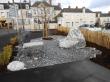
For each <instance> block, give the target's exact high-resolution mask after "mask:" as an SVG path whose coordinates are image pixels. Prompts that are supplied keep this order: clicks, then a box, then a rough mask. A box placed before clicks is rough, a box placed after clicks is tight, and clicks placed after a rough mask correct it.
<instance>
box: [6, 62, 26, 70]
mask: <svg viewBox="0 0 110 82" xmlns="http://www.w3.org/2000/svg"><path fill="white" fill-rule="evenodd" d="M24 66H25V64H24V63H23V62H20V61H13V62H11V63H9V64H8V66H7V69H8V70H10V71H19V70H23V69H25V68H24Z"/></svg>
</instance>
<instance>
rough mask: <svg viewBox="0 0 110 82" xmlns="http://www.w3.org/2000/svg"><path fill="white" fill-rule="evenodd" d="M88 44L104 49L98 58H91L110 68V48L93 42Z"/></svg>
mask: <svg viewBox="0 0 110 82" xmlns="http://www.w3.org/2000/svg"><path fill="white" fill-rule="evenodd" d="M87 46H89V47H95V48H96V49H98V50H100V51H102V54H101V55H97V56H96V58H93V59H91V61H93V62H95V63H97V64H100V65H102V66H104V67H106V68H109V69H110V49H107V48H105V47H101V46H98V45H96V44H93V43H91V42H87Z"/></svg>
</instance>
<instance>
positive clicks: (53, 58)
mask: <svg viewBox="0 0 110 82" xmlns="http://www.w3.org/2000/svg"><path fill="white" fill-rule="evenodd" d="M52 37H53V38H54V39H53V40H50V41H49V40H43V45H42V46H37V47H35V46H34V47H29V48H24V49H21V50H20V51H19V53H18V55H17V56H16V57H15V60H16V61H21V62H23V63H24V64H25V68H26V69H29V68H36V67H43V66H49V65H54V64H61V63H68V62H75V61H81V60H85V59H90V58H93V57H95V56H96V54H100V53H101V52H100V51H99V50H96V49H95V48H91V47H82V46H83V45H82V46H81V47H79V46H78V47H79V48H78V47H76V46H71V47H69V48H61V47H59V42H58V41H59V40H60V39H61V38H62V39H63V38H64V37H62V36H52ZM77 45H80V44H77ZM84 45H85V44H84Z"/></svg>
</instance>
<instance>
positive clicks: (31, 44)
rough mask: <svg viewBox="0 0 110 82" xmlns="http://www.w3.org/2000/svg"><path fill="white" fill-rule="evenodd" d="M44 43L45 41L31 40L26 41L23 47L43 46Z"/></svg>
mask: <svg viewBox="0 0 110 82" xmlns="http://www.w3.org/2000/svg"><path fill="white" fill-rule="evenodd" d="M42 45H43V41H41V42H38V41H37V42H29V43H24V44H23V48H28V47H33V46H42Z"/></svg>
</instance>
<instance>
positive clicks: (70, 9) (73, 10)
mask: <svg viewBox="0 0 110 82" xmlns="http://www.w3.org/2000/svg"><path fill="white" fill-rule="evenodd" d="M82 11H83V8H78V7H76V8H71V7H68V8H63V10H62V12H74V13H81V12H82ZM85 12H86V13H93V12H92V11H91V10H90V9H87V8H85Z"/></svg>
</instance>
